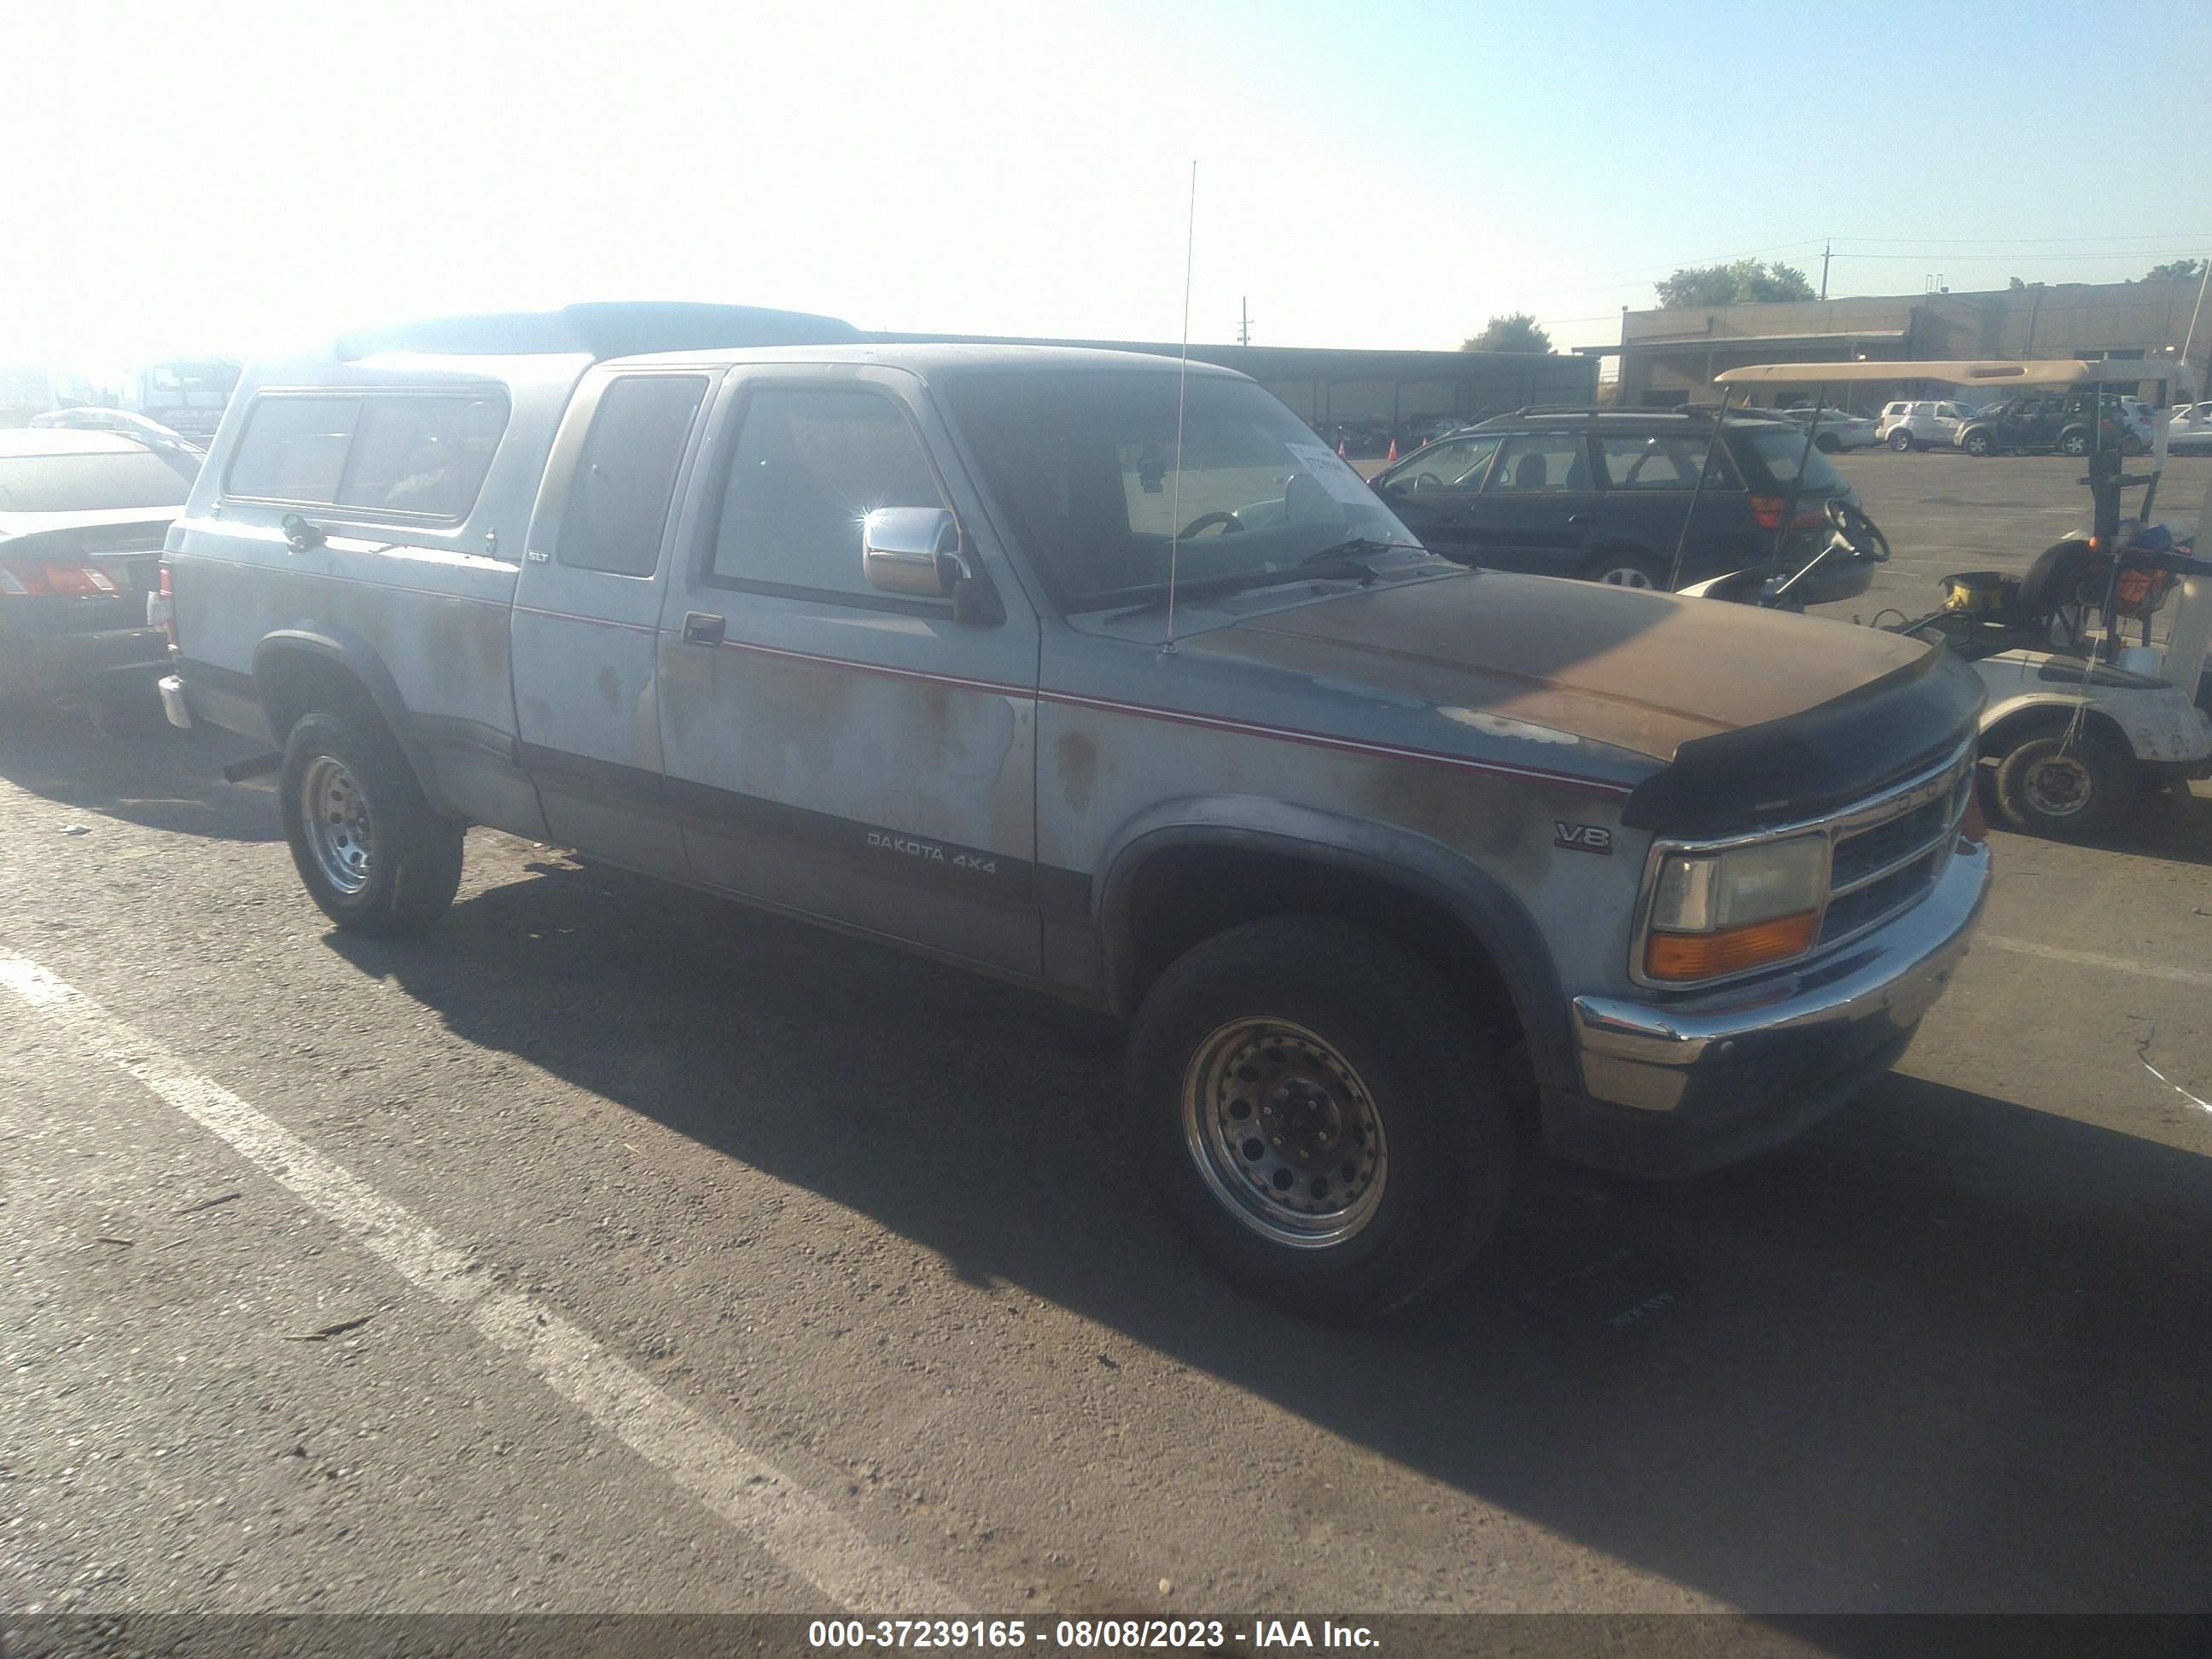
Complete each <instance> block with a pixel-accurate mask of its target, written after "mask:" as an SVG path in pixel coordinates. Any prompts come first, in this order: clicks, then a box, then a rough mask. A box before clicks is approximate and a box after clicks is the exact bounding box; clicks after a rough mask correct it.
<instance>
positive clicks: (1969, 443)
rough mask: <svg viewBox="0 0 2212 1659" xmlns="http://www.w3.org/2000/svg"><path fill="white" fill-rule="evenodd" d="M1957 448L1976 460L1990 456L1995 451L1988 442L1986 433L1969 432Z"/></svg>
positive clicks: (1992, 445)
mask: <svg viewBox="0 0 2212 1659" xmlns="http://www.w3.org/2000/svg"><path fill="white" fill-rule="evenodd" d="M1959 447H1960V448H1961V449H1963V450H1965V451H1966V453H1968V454H1969V455H1972V456H1975V457H1977V458H1978V457H1981V456H1984V455H1987V454H1990V453H1992V452H1993V451H1994V450H1995V449H1996V445H1994V444H1992V443H1991V442H1990V435H1989V434H1988V433H1986V432H1969V433H1968V434H1967V435H1966V437H1965V438H1964V439H1963V440H1962V441H1960V445H1959Z"/></svg>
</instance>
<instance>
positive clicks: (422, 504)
mask: <svg viewBox="0 0 2212 1659" xmlns="http://www.w3.org/2000/svg"><path fill="white" fill-rule="evenodd" d="M506 427H507V403H506V400H505V399H504V398H495V397H485V396H477V397H466V396H451V395H447V394H444V393H439V394H435V395H424V396H420V397H415V396H384V397H374V398H365V399H363V400H362V410H361V420H360V422H359V424H358V426H357V427H356V430H355V434H354V441H353V450H352V454H351V458H350V459H349V460H348V461H347V463H346V471H345V477H344V479H343V483H341V484H340V485H339V487H338V494H337V502H338V505H340V506H342V507H372V508H374V509H376V510H377V511H380V512H386V513H422V514H424V515H425V516H428V517H430V518H439V519H459V518H465V517H466V516H467V514H468V511H469V509H470V507H473V506H474V505H475V504H476V499H477V489H478V488H479V487H480V486H481V485H482V484H483V477H484V473H485V472H486V471H488V470H489V467H490V465H491V458H492V453H493V452H494V451H495V450H496V449H497V448H498V447H499V438H500V434H501V432H502V431H504V430H505V429H506Z"/></svg>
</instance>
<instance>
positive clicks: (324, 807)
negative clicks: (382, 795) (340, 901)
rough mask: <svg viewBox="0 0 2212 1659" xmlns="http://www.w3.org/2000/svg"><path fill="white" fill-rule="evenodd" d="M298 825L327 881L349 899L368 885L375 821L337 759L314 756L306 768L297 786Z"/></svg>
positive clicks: (374, 840) (359, 790)
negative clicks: (302, 825)
mask: <svg viewBox="0 0 2212 1659" xmlns="http://www.w3.org/2000/svg"><path fill="white" fill-rule="evenodd" d="M300 820H301V823H303V824H305V825H306V826H307V850H308V851H309V852H310V853H312V854H313V855H314V860H315V867H316V869H318V870H319V871H320V872H322V877H323V879H324V880H325V881H326V882H328V883H330V884H331V886H332V887H334V888H336V889H337V890H338V891H339V892H341V893H343V894H346V895H347V896H352V895H353V894H356V893H358V892H360V891H361V890H362V888H364V887H366V886H368V872H369V866H370V861H371V860H372V859H373V858H374V855H375V850H376V821H375V816H374V813H373V812H372V811H371V810H370V808H369V804H368V796H367V795H365V794H363V793H362V788H361V786H360V785H359V784H358V783H356V782H355V781H354V776H353V774H352V773H351V772H349V771H348V770H347V769H346V767H345V763H343V761H341V760H339V759H337V757H335V756H331V755H318V756H316V757H315V758H314V759H313V760H312V761H310V762H309V763H307V772H306V773H305V774H304V775H302V776H301V780H300Z"/></svg>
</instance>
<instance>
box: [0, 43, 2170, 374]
mask: <svg viewBox="0 0 2212 1659" xmlns="http://www.w3.org/2000/svg"><path fill="white" fill-rule="evenodd" d="M0 63H4V64H8V65H9V70H10V72H9V75H8V77H7V82H8V86H7V92H6V94H5V96H4V98H0V132H4V133H6V134H7V136H8V139H9V143H8V155H9V161H8V164H7V165H6V166H5V167H4V168H0V225H4V227H5V229H6V250H7V251H6V256H5V258H4V259H0V361H8V360H14V361H18V362H21V361H24V360H27V359H28V360H33V361H44V362H49V363H52V364H55V365H57V366H58V365H59V364H62V363H64V362H66V363H69V364H72V365H76V366H81V367H84V368H92V369H95V370H98V369H101V368H105V367H106V366H109V365H120V364H127V363H129V362H134V361H137V360H139V359H142V358H143V357H146V356H155V355H159V354H161V353H162V352H164V351H168V350H182V349H228V350H234V351H240V352H246V353H251V352H252V351H254V350H257V349H264V348H268V347H272V346H279V345H283V344H285V343H291V342H293V341H295V340H301V339H307V338H313V337H319V336H322V335H325V334H327V333H329V332H331V331H335V330H336V329H337V328H338V327H341V326H345V325H354V324H358V323H362V322H366V321H375V320H380V319H392V318H397V317H404V316H412V315H419V314H424V313H435V312H441V311H452V310H461V309H471V308H484V307H536V306H542V305H554V304H558V303H560V302H562V301H568V300H576V299H594V298H599V299H605V298H695V299H708V300H725V301H743V302H749V303H754V304H764V305H779V306H790V307H799V308H803V309H808V310H817V311H825V312H829V313H834V314H836V315H839V316H842V317H846V318H848V319H851V320H852V321H854V322H855V323H858V324H860V325H862V326H863V327H896V328H912V329H929V328H942V329H945V330H949V331H969V332H977V333H1020V334H1060V335H1071V336H1090V337H1140V338H1161V339H1168V338H1172V337H1174V336H1175V335H1176V331H1177V330H1178V328H1179V327H1180V321H1181V312H1182V285H1183V252H1184V226H1185V215H1186V211H1187V208H1188V197H1187V191H1188V184H1189V177H1190V164H1191V161H1192V160H1193V159H1194V158H1195V159H1196V160H1197V161H1198V164H1199V173H1198V216H1197V227H1198V228H1197V240H1196V258H1195V269H1194V296H1193V300H1192V309H1191V331H1192V335H1193V337H1194V338H1197V339H1201V340H1216V341H1218V340H1225V339H1230V338H1232V337H1234V335H1235V331H1236V327H1237V307H1238V302H1239V300H1240V298H1241V297H1243V296H1247V295H1249V300H1250V306H1251V313H1252V317H1253V327H1252V333H1253V338H1254V339H1255V341H1257V342H1260V343H1274V344H1286V345H1328V344H1340V345H1372V346H1386V345H1387V346H1425V347H1450V346H1455V345H1456V344H1457V343H1459V341H1460V340H1461V339H1462V337H1464V336H1466V335H1467V334H1469V333H1471V332H1473V331H1475V330H1477V329H1479V328H1480V326H1481V325H1482V323H1483V321H1484V319H1486V317H1488V316H1489V315H1491V314H1492V313H1497V312H1504V311H1511V310H1528V311H1531V312H1534V313H1536V314H1537V316H1539V317H1540V318H1541V319H1545V320H1546V321H1547V324H1548V325H1550V327H1551V329H1552V331H1553V337H1554V339H1555V341H1556V342H1557V343H1559V344H1560V345H1562V346H1565V345H1571V344H1575V343H1583V342H1589V341H1597V340H1605V339H1611V338H1615V337H1618V332H1619V323H1618V318H1619V312H1620V307H1622V306H1623V305H1637V306H1643V305H1648V304H1650V303H1651V293H1650V283H1651V281H1652V280H1653V279H1654V278H1655V277H1656V276H1660V275H1662V274H1663V273H1664V272H1665V271H1666V270H1669V269H1671V268H1672V267H1673V266H1674V265H1676V264H1681V263H1684V262H1686V261H1694V262H1706V261H1711V260H1715V259H1720V258H1730V257H1734V256H1737V255H1741V254H1746V253H1753V252H1758V253H1761V254H1763V255H1766V256H1769V257H1772V256H1776V255H1778V256H1780V257H1783V258H1790V259H1791V260H1793V261H1795V262H1796V263H1798V264H1802V265H1804V266H1806V267H1807V268H1808V270H1809V271H1810V273H1811V275H1812V276H1813V278H1814V281H1815V282H1816V283H1817V282H1818V280H1819V274H1820V272H1819V264H1820V242H1821V240H1822V239H1824V238H1826V237H1831V236H1832V237H1833V238H1834V239H1835V240H1836V247H1837V252H1838V258H1837V259H1836V262H1835V264H1834V267H1833V270H1832V274H1831V279H1830V291H1831V292H1832V293H1835V294H1850V293H1909V292H1917V291H1918V290H1919V289H1921V288H1922V287H1923V283H1924V281H1925V279H1926V277H1927V276H1928V275H1929V273H1931V272H1936V271H1941V272H1942V273H1943V274H1944V275H1945V276H1946V277H1947V278H1948V282H1949V283H1950V285H1951V286H1952V287H1953V288H1954V289H1960V288H1973V287H2002V286H2003V285H2004V282H2005V279H2006V278H2007V277H2008V276H2013V275H2019V276H2024V277H2027V278H2029V279H2031V280H2033V279H2036V278H2042V279H2045V280H2049V281H2080V280H2092V281H2094V280H2108V279H2113V278H2118V277H2121V276H2139V275H2141V274H2142V270H2144V269H2146V268H2147V267H2148V266H2149V265H2150V264H2154V263H2156V262H2158V261H2160V260H2164V259H2166V258H2173V257H2176V256H2178V255H2183V254H2198V255H2202V254H2204V253H2206V252H2212V166H2208V161H2212V149H2208V145H2207V141H2206V139H2205V138H2204V137H2203V132H2202V127H2203V118H2202V115H2201V110H2202V106H2203V100H2202V95H2201V94H2202V89H2203V87H2204V85H2205V84H2206V82H2207V80H2208V77H2212V0H2126V3H2124V5H2121V6H2118V7H2101V6H2095V5H2083V4H2081V3H2079V0H2063V3H2043V0H2005V3H2004V4H2002V5H2000V6H1990V5H1988V4H1972V3H1940V0H1930V3H1889V0H1847V3H1834V4H1820V5H1810V4H1802V3H1800V4H1777V3H1773V0H1765V3H1758V4H1747V5H1736V4H1723V3H1696V0H1688V3H1684V0H1673V3H1627V0H1619V3H1593V4H1576V3H1571V0H1546V3H1541V4H1534V3H1528V0H1516V3H1499V4H1492V3H1478V0H1466V3H1461V4H1412V3H1398V4H1393V3H1389V0H1382V3H1372V0H1370V3H1364V4H1353V3H1341V4H1316V3H1308V0H1277V3H1273V4H1267V3H1243V0H1219V3H1207V0H1184V3H1181V4H1175V3H1164V4H1155V3H1149V0H1146V3H1126V0H1125V3H1116V4H1091V3H1068V0H1061V3H1057V4H1055V3H1050V0H1042V3H1030V4H1021V5H1006V6H1000V5H995V4H972V5H971V4H962V3H958V0H928V3H908V4H903V5H880V6H879V5H875V4H864V3H836V0H816V3H813V4H811V5H797V4H789V5H777V6H757V5H752V4H747V3H744V0H736V3H726V4H719V5H716V4H699V5H695V6H692V7H689V8H685V9H677V8H675V7H671V6H664V5H661V4H659V3H655V0H623V3H603V4H599V5H592V6H568V5H560V4H554V3H545V4H539V5H535V6H530V7H518V8H507V7H501V6H494V5H489V4H483V5H478V4H470V3H463V0H455V3H450V4H447V5H444V6H439V7H424V8H420V9H417V8H415V7H411V6H401V5H398V4H387V5H378V6H359V7H356V6H343V7H341V6H334V5H318V4H313V3H310V0H294V3H290V4H286V5H283V6H274V7H269V8H265V9H264V8H260V7H246V6H241V5H228V4H224V3H222V0H187V3H176V0H169V3H164V4H161V5H149V6H141V5H138V4H135V3H131V0H100V3H96V4H88V3H76V0H18V3H15V4H13V5H9V6H6V7H4V8H0ZM2168 71H2170V72H2171V74H2172V77H2173V78H2172V81H2171V82H2170V85H2171V88H2172V91H2171V94H2170V95H2169V96H2165V97H2161V96H2160V95H2158V94H2156V93H2154V92H2153V93H2144V94H2136V92H2135V91H2134V88H2137V87H2145V88H2155V87H2157V86H2159V85H2160V84H2161V77H2162V76H2164V75H2165V74H2166V73H2167V72H2168ZM2074 76H2078V77H2079V78H2080V81H2081V85H2082V86H2083V87H2084V88H2085V91H2084V92H2083V93H2082V94H2081V95H2080V96H2078V97H2075V98H2071V99H2069V98H2068V97H2067V96H2065V95H2063V94H2064V89H2065V88H2066V86H2067V85H2068V77H2074ZM2092 100H2095V101H2097V102H2099V103H2100V104H2101V106H2102V113H2100V114H2094V115H2090V114H2087V113H2085V112H2086V111H2087V108H2088V106H2089V104H2090V102H2091V101H2092ZM2069 118H2070V119H2071V120H2072V122H2073V125H2074V127H2075V131H2076V132H2078V133H2079V134H2081V136H2080V137H2074V136H2069V131H2068V127H2067V125H2066V124H2067V122H2068V121H2069Z"/></svg>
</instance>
